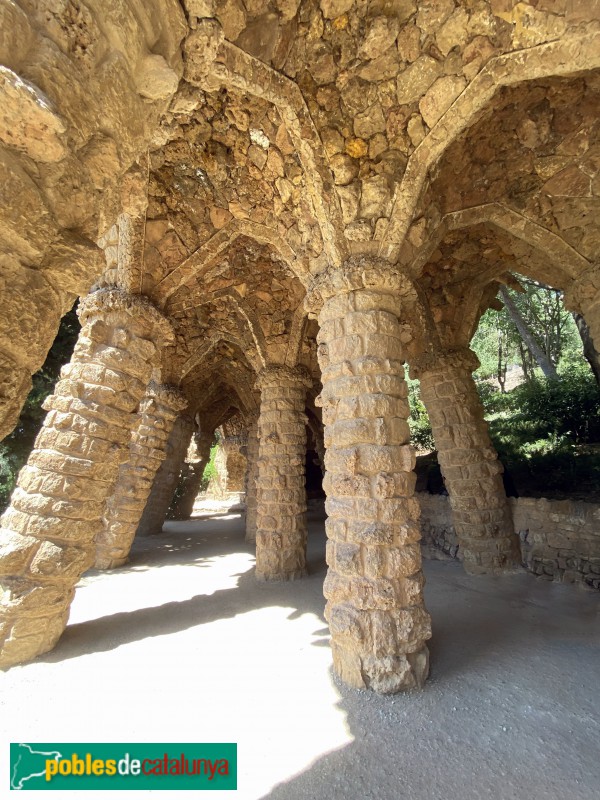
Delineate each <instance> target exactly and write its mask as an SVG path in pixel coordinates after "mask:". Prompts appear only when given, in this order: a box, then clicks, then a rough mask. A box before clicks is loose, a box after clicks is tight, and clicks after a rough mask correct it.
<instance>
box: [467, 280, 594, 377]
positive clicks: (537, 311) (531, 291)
mask: <svg viewBox="0 0 600 800" xmlns="http://www.w3.org/2000/svg"><path fill="white" fill-rule="evenodd" d="M517 277H518V278H519V280H520V283H521V285H522V286H523V289H524V291H523V292H516V291H513V290H510V291H509V294H510V296H511V299H512V301H513V302H514V304H515V306H516V308H517V311H518V313H519V314H520V316H521V317H522V319H523V321H524V322H525V324H526V326H527V327H528V328H529V330H530V332H531V334H532V336H533V337H534V339H535V340H536V342H537V344H538V345H539V347H540V348H541V349H542V351H543V352H544V353H545V354H546V355H547V357H548V358H549V360H550V361H551V362H552V364H554V365H555V366H560V365H563V364H575V363H583V362H584V359H583V353H582V349H583V348H582V342H581V338H580V336H579V333H578V331H577V326H576V324H575V321H574V320H573V317H572V315H571V314H570V313H569V312H568V311H567V310H566V309H565V307H564V304H563V301H562V295H561V293H560V292H558V291H556V290H555V289H552V288H550V287H547V286H544V285H542V284H539V283H536V282H534V281H530V280H528V279H527V278H523V277H522V276H517ZM471 348H472V349H473V350H474V351H475V352H476V353H477V356H478V357H479V361H480V362H481V367H480V368H479V369H478V370H477V373H476V376H477V377H479V378H491V377H495V378H497V379H498V380H499V381H500V382H502V381H503V378H504V376H505V374H506V370H507V368H508V367H509V366H511V365H519V366H521V368H522V369H523V371H524V374H525V379H526V380H533V379H535V378H536V376H537V375H538V374H539V369H538V366H537V364H536V362H535V360H534V358H533V356H532V354H531V353H530V352H529V350H528V349H527V347H526V345H525V344H524V343H523V340H522V338H521V336H520V334H519V331H518V330H517V327H516V325H515V323H514V321H513V320H512V319H511V316H510V315H509V313H508V311H507V309H506V308H505V307H503V308H502V309H501V310H499V311H498V310H495V309H491V308H490V309H488V310H487V311H486V312H485V314H483V316H482V317H481V320H480V322H479V326H478V328H477V331H476V332H475V335H474V336H473V339H472V341H471Z"/></svg>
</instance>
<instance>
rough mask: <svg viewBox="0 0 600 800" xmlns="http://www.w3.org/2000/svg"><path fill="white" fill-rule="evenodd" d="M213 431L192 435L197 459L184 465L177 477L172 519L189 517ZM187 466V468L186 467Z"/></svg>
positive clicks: (205, 463)
mask: <svg viewBox="0 0 600 800" xmlns="http://www.w3.org/2000/svg"><path fill="white" fill-rule="evenodd" d="M214 438H215V432H214V431H210V432H202V433H199V434H197V435H195V436H194V439H195V444H196V454H197V459H196V461H194V462H190V463H188V464H185V465H184V468H183V469H182V471H181V476H180V479H179V488H180V494H179V497H178V499H177V502H176V504H175V506H174V508H173V519H189V518H190V517H191V516H192V512H193V511H194V503H195V502H196V498H197V497H198V492H199V491H200V484H201V483H202V476H203V475H204V470H205V468H206V465H207V464H208V462H209V460H210V448H211V445H212V443H213V439H214ZM186 468H187V469H186Z"/></svg>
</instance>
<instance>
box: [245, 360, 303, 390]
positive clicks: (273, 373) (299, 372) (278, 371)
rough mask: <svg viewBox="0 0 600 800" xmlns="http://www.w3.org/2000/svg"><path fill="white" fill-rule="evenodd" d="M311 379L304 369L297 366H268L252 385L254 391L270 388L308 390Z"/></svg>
mask: <svg viewBox="0 0 600 800" xmlns="http://www.w3.org/2000/svg"><path fill="white" fill-rule="evenodd" d="M312 385H313V379H312V377H311V374H310V372H309V371H308V369H307V368H306V367H303V366H302V365H297V366H295V367H288V366H287V365H285V364H269V365H267V366H266V367H264V369H262V370H261V371H260V372H259V373H258V376H257V378H256V383H255V384H254V386H255V388H256V389H265V388H267V387H270V386H287V387H289V386H303V387H305V388H306V389H310V388H311V387H312Z"/></svg>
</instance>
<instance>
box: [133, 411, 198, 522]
mask: <svg viewBox="0 0 600 800" xmlns="http://www.w3.org/2000/svg"><path fill="white" fill-rule="evenodd" d="M193 428H194V420H193V419H192V418H191V417H190V416H189V415H188V414H180V415H179V417H177V419H176V420H175V424H174V425H173V430H172V431H171V435H170V436H169V440H168V442H167V454H166V458H165V460H164V461H163V462H162V463H161V465H160V467H159V468H158V471H157V473H156V477H155V478H154V483H153V484H152V489H151V490H150V496H149V497H148V502H147V503H146V507H145V508H144V513H143V514H142V518H141V519H140V524H139V526H138V530H137V533H138V536H153V535H156V534H159V533H160V532H161V531H162V528H163V525H164V522H165V519H166V517H167V511H168V510H169V506H170V505H171V503H172V501H173V495H174V494H175V489H176V487H177V481H178V480H179V475H180V474H181V468H182V467H183V464H184V462H185V456H186V453H187V450H188V447H189V444H190V439H191V438H192V430H193Z"/></svg>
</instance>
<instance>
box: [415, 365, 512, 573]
mask: <svg viewBox="0 0 600 800" xmlns="http://www.w3.org/2000/svg"><path fill="white" fill-rule="evenodd" d="M478 366H479V360H478V359H477V356H476V355H475V353H473V352H472V351H471V350H468V349H462V350H453V351H447V352H443V353H433V354H431V355H428V356H425V357H423V358H421V359H420V361H418V362H417V363H415V364H414V366H413V365H411V375H412V376H413V377H418V378H419V379H420V383H421V397H422V398H423V402H424V403H425V407H426V408H427V412H428V414H429V420H430V422H431V428H432V430H433V436H434V438H435V444H436V447H437V450H438V461H439V464H440V467H441V470H442V474H443V476H444V481H445V483H446V488H447V489H448V494H449V496H450V505H451V507H452V513H453V517H454V528H455V530H456V535H457V537H458V541H459V545H460V552H461V554H462V560H463V564H464V567H465V570H466V571H467V572H469V573H470V574H481V573H499V572H503V571H505V570H506V569H511V568H514V567H515V566H516V564H517V563H518V559H519V542H518V539H517V537H516V536H515V532H514V528H513V522H512V515H511V511H510V506H509V504H508V501H507V499H506V492H505V490H504V484H503V482H502V472H503V468H502V464H501V463H500V462H499V461H498V455H497V453H496V451H495V450H494V446H493V445H492V442H491V441H490V437H489V434H488V427H487V423H486V421H485V419H484V418H483V405H482V403H481V400H480V398H479V394H478V393H477V387H476V386H475V381H474V380H473V376H472V374H471V373H472V372H473V371H474V370H476V369H477V367H478Z"/></svg>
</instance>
